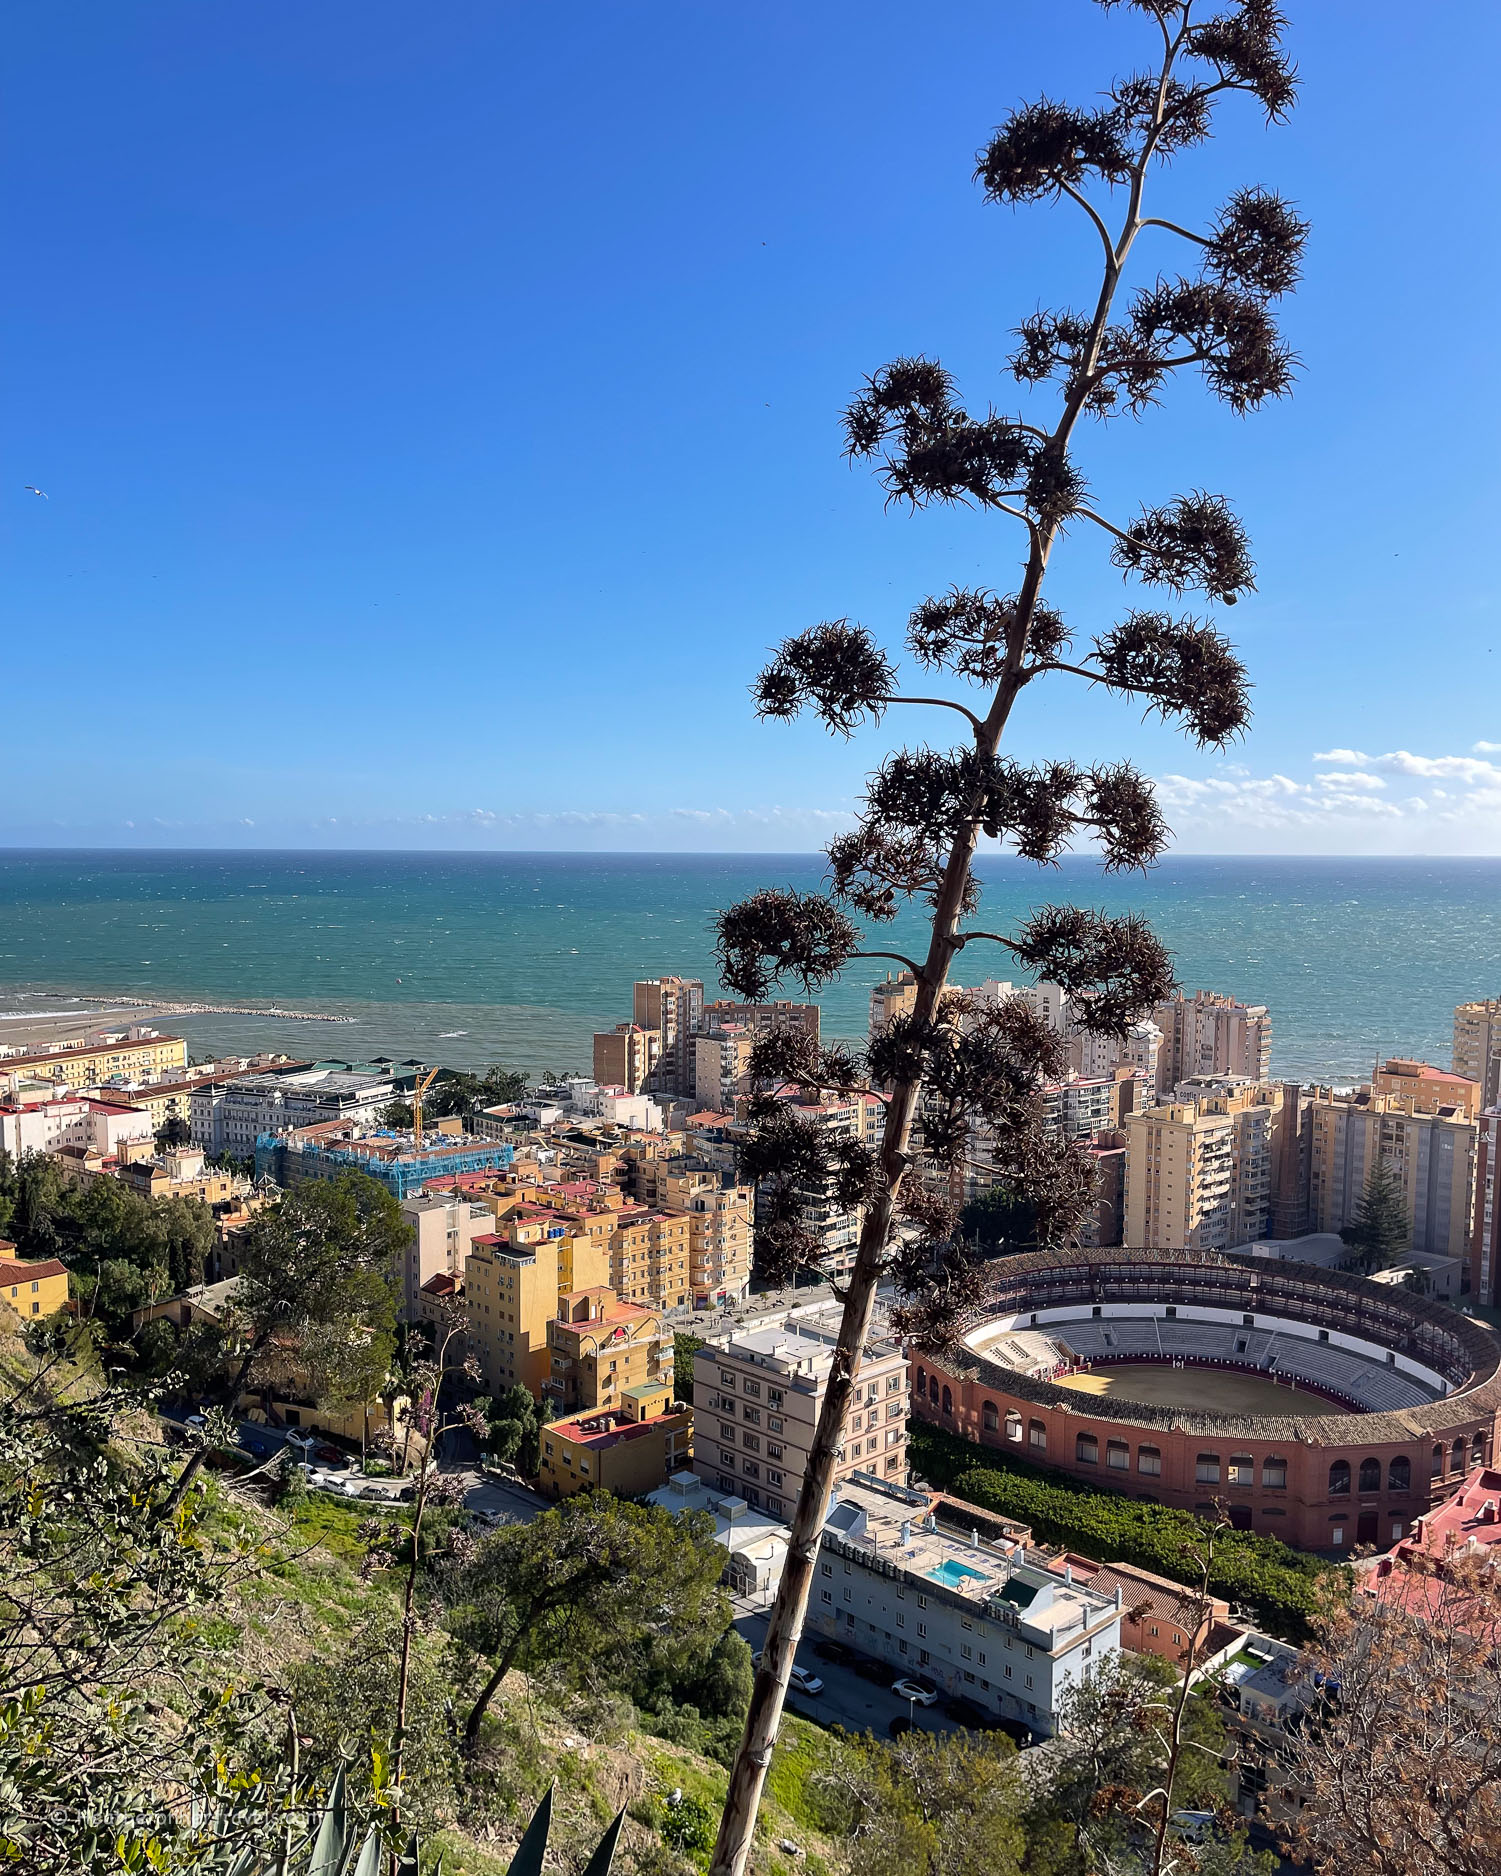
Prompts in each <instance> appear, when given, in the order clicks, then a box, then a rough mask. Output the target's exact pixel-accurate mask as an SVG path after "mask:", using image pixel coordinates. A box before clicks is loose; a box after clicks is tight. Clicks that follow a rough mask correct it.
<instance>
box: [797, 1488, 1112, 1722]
mask: <svg viewBox="0 0 1501 1876" xmlns="http://www.w3.org/2000/svg"><path fill="white" fill-rule="evenodd" d="M928 1504H929V1499H928V1496H927V1494H926V1493H922V1492H912V1491H903V1490H899V1489H898V1490H893V1489H892V1487H891V1486H890V1485H888V1484H887V1483H886V1482H885V1481H884V1480H877V1479H873V1478H868V1477H866V1476H865V1475H863V1474H856V1475H855V1476H854V1477H853V1478H849V1479H846V1480H845V1481H844V1482H843V1483H842V1484H841V1485H840V1487H839V1489H838V1491H837V1492H836V1494H835V1502H834V1503H832V1504H831V1505H830V1507H829V1513H828V1517H827V1519H826V1520H825V1523H824V1528H823V1535H822V1538H821V1541H820V1546H819V1552H818V1572H817V1575H816V1576H815V1577H814V1581H813V1593H812V1596H811V1598H810V1601H809V1604H808V1616H807V1624H806V1627H807V1629H808V1630H809V1631H811V1632H813V1633H815V1634H822V1635H827V1636H830V1637H837V1639H838V1640H840V1641H842V1642H844V1643H845V1645H846V1646H847V1647H850V1648H854V1649H856V1650H857V1651H858V1652H859V1653H861V1654H863V1655H869V1656H872V1657H873V1658H875V1659H876V1660H879V1661H884V1662H886V1663H887V1665H888V1666H889V1667H890V1668H891V1669H892V1670H893V1671H894V1672H896V1673H899V1674H907V1675H911V1676H913V1677H915V1678H916V1679H918V1680H922V1681H927V1682H928V1683H929V1684H930V1685H932V1686H934V1687H937V1688H939V1689H941V1690H942V1691H944V1692H946V1693H950V1694H957V1695H960V1696H962V1697H963V1698H964V1699H966V1700H972V1701H973V1702H974V1703H975V1704H976V1705H977V1706H979V1707H982V1708H984V1709H985V1710H986V1711H987V1712H991V1713H994V1714H995V1715H996V1716H997V1717H998V1718H1001V1719H1005V1720H1010V1721H1013V1722H1018V1723H1020V1724H1021V1725H1024V1726H1026V1727H1028V1728H1029V1729H1030V1730H1031V1731H1032V1732H1033V1733H1035V1734H1038V1735H1041V1736H1043V1737H1051V1736H1052V1734H1054V1733H1055V1732H1056V1731H1057V1730H1058V1721H1059V1712H1060V1709H1061V1707H1062V1705H1063V1702H1064V1699H1065V1697H1066V1696H1067V1694H1068V1692H1069V1690H1070V1689H1071V1688H1072V1687H1074V1686H1076V1685H1078V1684H1079V1683H1080V1682H1081V1681H1083V1680H1084V1679H1085V1678H1086V1677H1087V1676H1088V1675H1089V1674H1090V1673H1091V1672H1093V1671H1094V1669H1096V1668H1097V1667H1098V1666H1099V1665H1100V1663H1101V1662H1102V1661H1104V1660H1106V1659H1107V1658H1108V1657H1109V1656H1110V1655H1111V1654H1112V1653H1113V1652H1114V1651H1115V1650H1116V1649H1117V1648H1119V1646H1120V1629H1121V1593H1120V1590H1119V1589H1118V1588H1117V1589H1116V1590H1115V1591H1114V1592H1113V1594H1112V1595H1110V1596H1105V1595H1101V1594H1099V1593H1097V1592H1096V1591H1094V1590H1091V1589H1088V1588H1086V1587H1085V1586H1084V1585H1083V1584H1080V1583H1075V1582H1074V1581H1073V1580H1072V1577H1071V1574H1070V1573H1065V1575H1064V1576H1062V1577H1061V1578H1060V1577H1058V1576H1056V1575H1054V1574H1053V1572H1052V1571H1051V1570H1049V1569H1048V1568H1046V1566H1045V1564H1044V1562H1043V1561H1042V1559H1041V1558H1038V1559H1036V1560H1035V1561H1034V1560H1033V1559H1032V1558H1030V1557H1029V1556H1028V1554H1027V1552H1026V1551H1025V1549H1024V1548H1023V1547H1022V1546H1021V1545H1020V1544H1005V1543H996V1544H991V1543H987V1542H983V1541H982V1540H981V1539H980V1537H979V1536H978V1534H975V1535H974V1536H972V1537H971V1539H970V1541H969V1542H968V1543H966V1542H965V1541H964V1539H963V1538H962V1537H960V1536H958V1535H956V1534H952V1533H950V1532H947V1531H943V1530H940V1529H939V1528H938V1526H937V1525H936V1523H935V1522H934V1520H933V1518H932V1515H931V1513H930V1512H929V1511H928Z"/></svg>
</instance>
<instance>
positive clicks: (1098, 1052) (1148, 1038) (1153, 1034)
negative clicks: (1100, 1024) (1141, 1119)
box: [1068, 1017, 1163, 1107]
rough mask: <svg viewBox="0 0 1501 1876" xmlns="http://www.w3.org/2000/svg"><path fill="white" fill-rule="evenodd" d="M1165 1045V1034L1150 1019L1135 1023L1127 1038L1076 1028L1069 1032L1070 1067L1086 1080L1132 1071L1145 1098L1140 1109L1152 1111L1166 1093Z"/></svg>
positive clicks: (1128, 1031) (1125, 1036)
mask: <svg viewBox="0 0 1501 1876" xmlns="http://www.w3.org/2000/svg"><path fill="white" fill-rule="evenodd" d="M1162 1044H1163V1037H1162V1031H1161V1030H1160V1029H1159V1028H1158V1027H1157V1025H1156V1024H1155V1023H1154V1022H1153V1021H1152V1020H1151V1019H1150V1017H1148V1018H1146V1019H1144V1020H1143V1021H1142V1022H1139V1023H1133V1024H1132V1025H1131V1027H1130V1028H1129V1029H1128V1030H1127V1031H1126V1033H1125V1035H1124V1036H1110V1035H1101V1034H1097V1033H1096V1032H1095V1031H1094V1030H1092V1029H1082V1028H1079V1027H1078V1026H1077V1025H1075V1026H1074V1027H1072V1028H1071V1029H1070V1030H1069V1036H1068V1065H1069V1067H1070V1068H1071V1069H1072V1070H1073V1072H1074V1073H1075V1074H1076V1075H1082V1076H1084V1077H1086V1079H1088V1078H1092V1077H1095V1076H1099V1075H1109V1074H1114V1073H1117V1072H1122V1071H1130V1072H1131V1073H1133V1074H1134V1076H1135V1078H1136V1080H1137V1081H1138V1083H1139V1084H1140V1085H1141V1087H1142V1089H1143V1090H1144V1094H1145V1098H1144V1100H1143V1101H1142V1102H1139V1103H1138V1105H1141V1106H1147V1107H1150V1106H1151V1105H1152V1103H1153V1101H1154V1100H1155V1099H1156V1098H1157V1097H1158V1095H1159V1094H1160V1093H1161V1092H1162V1083H1161V1081H1160V1080H1159V1077H1160V1075H1161V1073H1162Z"/></svg>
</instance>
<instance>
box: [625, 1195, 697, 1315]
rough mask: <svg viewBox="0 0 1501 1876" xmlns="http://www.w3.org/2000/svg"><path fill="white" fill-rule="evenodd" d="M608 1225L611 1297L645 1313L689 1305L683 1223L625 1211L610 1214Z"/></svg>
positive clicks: (670, 1216) (676, 1217)
mask: <svg viewBox="0 0 1501 1876" xmlns="http://www.w3.org/2000/svg"><path fill="white" fill-rule="evenodd" d="M612 1223H613V1227H614V1228H613V1230H612V1231H611V1233H610V1287H611V1289H612V1290H614V1291H615V1293H616V1295H617V1296H619V1297H621V1298H622V1299H623V1300H624V1301H625V1302H628V1303H636V1304H639V1305H641V1306H642V1307H645V1308H649V1309H681V1308H682V1307H683V1306H684V1305H685V1304H688V1303H691V1302H692V1300H693V1290H692V1279H691V1277H690V1275H689V1254H688V1242H689V1226H688V1220H687V1218H686V1217H684V1216H682V1215H681V1214H677V1213H672V1212H654V1211H647V1210H646V1209H645V1208H644V1207H642V1206H638V1205H626V1206H622V1207H621V1209H620V1210H619V1211H617V1212H614V1213H613V1214H612Z"/></svg>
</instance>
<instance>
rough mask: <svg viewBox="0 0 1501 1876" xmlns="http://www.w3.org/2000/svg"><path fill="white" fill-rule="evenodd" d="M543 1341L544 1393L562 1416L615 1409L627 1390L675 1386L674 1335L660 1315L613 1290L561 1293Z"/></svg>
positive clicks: (670, 1387) (668, 1388)
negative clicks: (547, 1367) (546, 1357)
mask: <svg viewBox="0 0 1501 1876" xmlns="http://www.w3.org/2000/svg"><path fill="white" fill-rule="evenodd" d="M547 1341H548V1350H549V1354H550V1356H551V1373H550V1375H549V1378H548V1381H547V1392H548V1395H549V1397H550V1398H551V1399H552V1400H553V1401H554V1402H555V1403H556V1404H557V1406H558V1407H559V1408H560V1409H561V1411H562V1412H563V1413H565V1414H572V1413H578V1412H580V1411H582V1410H584V1409H591V1408H599V1407H617V1406H618V1405H619V1403H620V1400H621V1398H622V1396H623V1395H624V1394H625V1392H626V1390H627V1389H629V1388H635V1387H648V1386H661V1387H664V1388H666V1389H667V1390H668V1391H669V1392H670V1391H671V1389H672V1387H673V1363H672V1336H671V1334H670V1332H669V1331H668V1330H667V1329H666V1328H664V1326H663V1322H662V1318H661V1316H660V1315H659V1314H658V1313H657V1312H656V1311H655V1310H651V1309H640V1308H638V1307H637V1306H636V1305H635V1304H634V1303H627V1302H622V1301H621V1299H620V1298H619V1297H618V1296H617V1295H616V1294H615V1292H614V1291H613V1290H611V1289H596V1290H575V1291H571V1292H570V1293H569V1294H568V1295H567V1296H564V1297H563V1298H562V1299H561V1301H560V1302H559V1305H558V1312H557V1316H556V1318H555V1319H554V1320H553V1321H552V1322H550V1323H549V1324H548V1325H547Z"/></svg>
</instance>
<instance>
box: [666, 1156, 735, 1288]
mask: <svg viewBox="0 0 1501 1876" xmlns="http://www.w3.org/2000/svg"><path fill="white" fill-rule="evenodd" d="M672 1164H673V1162H672V1161H671V1160H666V1161H661V1162H659V1167H661V1168H665V1169H670V1168H671V1167H672ZM657 1195H658V1196H657V1204H658V1206H659V1208H660V1209H661V1210H662V1211H663V1212H664V1213H666V1214H667V1215H668V1216H670V1217H674V1218H682V1219H685V1220H686V1221H687V1225H688V1285H689V1289H690V1290H691V1292H692V1295H693V1300H694V1302H695V1303H702V1302H717V1303H718V1302H733V1301H735V1300H737V1299H738V1298H740V1297H742V1296H744V1295H745V1293H746V1292H747V1291H748V1290H749V1288H750V1274H751V1235H752V1218H753V1215H754V1207H755V1193H754V1191H753V1190H752V1188H751V1187H750V1186H743V1185H735V1184H726V1183H725V1182H724V1180H723V1178H722V1177H721V1175H720V1174H719V1172H718V1171H716V1170H711V1169H707V1168H703V1167H695V1168H692V1169H691V1170H690V1169H686V1168H685V1169H684V1170H683V1171H681V1172H673V1171H671V1170H662V1171H660V1172H659V1175H658V1179H657Z"/></svg>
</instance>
